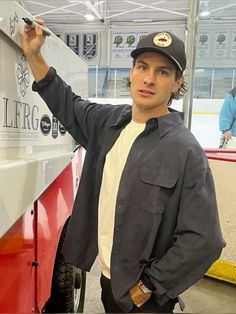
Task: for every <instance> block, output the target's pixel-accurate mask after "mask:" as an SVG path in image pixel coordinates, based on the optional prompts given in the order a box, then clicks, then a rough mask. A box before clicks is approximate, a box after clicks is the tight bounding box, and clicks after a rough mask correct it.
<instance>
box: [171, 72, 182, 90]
mask: <svg viewBox="0 0 236 314" xmlns="http://www.w3.org/2000/svg"><path fill="white" fill-rule="evenodd" d="M183 81H184V76H183V75H182V76H181V77H179V78H177V80H176V81H175V84H174V87H173V93H176V92H178V90H179V88H180V86H181V85H182V83H183Z"/></svg>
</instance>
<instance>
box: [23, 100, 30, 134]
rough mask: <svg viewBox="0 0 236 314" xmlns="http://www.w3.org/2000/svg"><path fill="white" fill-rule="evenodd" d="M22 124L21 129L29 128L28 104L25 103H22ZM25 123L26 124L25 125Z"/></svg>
mask: <svg viewBox="0 0 236 314" xmlns="http://www.w3.org/2000/svg"><path fill="white" fill-rule="evenodd" d="M23 106H24V107H23V126H22V129H28V130H30V129H31V127H30V119H29V117H30V106H29V105H28V104H27V103H23ZM26 124H27V125H26Z"/></svg>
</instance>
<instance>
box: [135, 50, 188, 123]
mask: <svg viewBox="0 0 236 314" xmlns="http://www.w3.org/2000/svg"><path fill="white" fill-rule="evenodd" d="M182 82H183V78H182V77H181V78H180V79H177V80H176V68H175V66H174V64H173V63H172V62H171V61H170V60H169V59H168V58H166V57H164V56H163V55H161V54H159V53H155V52H144V53H142V54H140V55H139V56H138V57H137V59H136V62H135V65H134V66H133V68H132V69H131V71H130V83H131V84H130V92H131V97H132V99H133V108H132V111H133V115H135V114H136V113H137V114H140V113H141V114H142V115H143V116H144V115H146V116H147V118H150V117H158V116H161V115H163V114H166V113H167V104H168V102H169V100H170V97H171V95H172V93H175V92H177V91H178V89H179V87H180V86H181V84H182Z"/></svg>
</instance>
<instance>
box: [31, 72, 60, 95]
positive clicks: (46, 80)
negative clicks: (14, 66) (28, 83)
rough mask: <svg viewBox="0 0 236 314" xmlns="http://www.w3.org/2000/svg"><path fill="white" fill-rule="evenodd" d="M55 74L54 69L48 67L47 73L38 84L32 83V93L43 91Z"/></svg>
mask: <svg viewBox="0 0 236 314" xmlns="http://www.w3.org/2000/svg"><path fill="white" fill-rule="evenodd" d="M56 74H57V72H56V70H55V69H54V68H52V67H50V68H49V70H48V73H47V74H46V75H45V77H44V78H43V79H41V80H40V81H38V82H35V81H34V82H33V85H32V90H33V91H34V92H39V91H40V90H43V89H44V88H45V87H46V86H48V85H49V84H50V83H51V82H52V81H53V80H54V78H55V76H56Z"/></svg>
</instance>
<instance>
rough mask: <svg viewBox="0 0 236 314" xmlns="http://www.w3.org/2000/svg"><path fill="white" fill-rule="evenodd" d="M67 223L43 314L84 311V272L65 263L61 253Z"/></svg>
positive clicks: (59, 246) (60, 242)
mask: <svg viewBox="0 0 236 314" xmlns="http://www.w3.org/2000/svg"><path fill="white" fill-rule="evenodd" d="M67 226H68V221H67V222H66V224H65V226H64V229H63V231H62V234H61V238H60V241H59V245H58V250H57V255H56V260H55V265H54V271H53V279H52V287H51V296H50V298H49V300H48V301H47V303H46V304H45V306H44V308H43V312H44V313H82V312H83V309H84V299H85V288H86V272H84V271H82V270H80V269H78V268H76V267H75V266H73V265H71V264H69V263H67V262H66V261H65V258H64V256H63V255H62V253H61V249H62V245H63V242H64V239H65V234H66V229H67Z"/></svg>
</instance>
